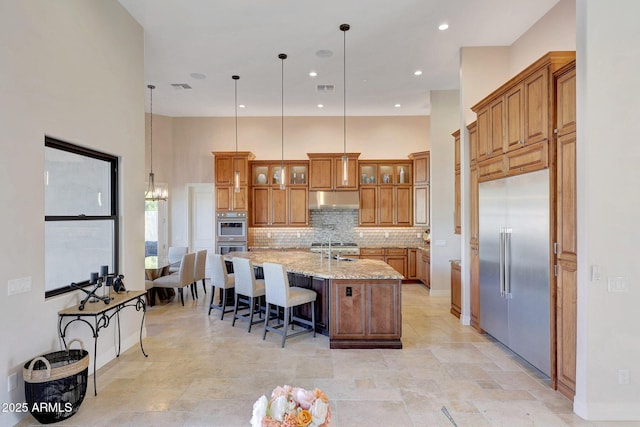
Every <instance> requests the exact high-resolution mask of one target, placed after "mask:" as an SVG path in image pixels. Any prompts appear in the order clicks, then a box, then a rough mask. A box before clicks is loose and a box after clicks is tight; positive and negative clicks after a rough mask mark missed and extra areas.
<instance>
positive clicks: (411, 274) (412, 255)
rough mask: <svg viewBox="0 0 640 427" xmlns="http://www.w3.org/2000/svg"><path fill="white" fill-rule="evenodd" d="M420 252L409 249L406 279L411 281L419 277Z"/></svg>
mask: <svg viewBox="0 0 640 427" xmlns="http://www.w3.org/2000/svg"><path fill="white" fill-rule="evenodd" d="M417 256H418V250H417V249H409V250H408V251H407V274H406V278H407V279H409V280H415V279H416V278H417V277H418V274H417V264H416V261H417V258H416V257H417Z"/></svg>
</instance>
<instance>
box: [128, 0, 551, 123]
mask: <svg viewBox="0 0 640 427" xmlns="http://www.w3.org/2000/svg"><path fill="white" fill-rule="evenodd" d="M119 1H120V3H121V4H122V5H123V6H124V7H125V8H126V9H127V10H128V11H129V13H130V14H131V15H132V16H133V17H134V18H135V19H136V20H137V21H138V22H139V23H140V24H141V25H142V27H144V34H145V82H146V84H154V85H156V89H155V90H154V92H153V112H154V114H162V115H167V116H173V117H185V116H197V117H200V116H233V115H234V114H235V113H234V111H235V110H234V82H233V80H232V79H231V76H232V75H234V74H237V75H239V76H240V80H239V81H238V103H239V104H243V105H245V106H246V108H241V109H239V110H238V115H241V116H280V115H281V113H282V109H284V115H286V116H342V115H343V112H344V110H343V109H344V106H345V105H346V114H347V115H349V116H393V115H426V114H429V112H430V103H429V92H430V91H431V90H446V89H458V74H459V66H458V63H459V49H460V47H462V46H507V45H511V44H512V43H513V42H514V41H516V40H517V39H518V37H520V36H521V35H522V34H523V33H524V32H525V31H526V30H527V29H528V28H529V27H531V25H533V24H534V23H535V22H536V21H537V20H538V19H540V18H541V17H542V16H543V15H544V14H545V13H546V12H548V11H549V9H551V8H552V7H553V6H554V5H555V4H556V3H557V2H558V0H316V1H313V2H312V1H310V0H119ZM343 23H347V24H350V26H351V29H350V30H349V31H347V32H346V33H343V32H342V31H340V29H339V26H340V24H343ZM442 23H447V24H449V29H447V30H445V31H440V30H439V29H438V26H439V25H440V24H442ZM345 37H346V40H345ZM345 44H346V89H347V90H346V102H345V100H344V98H343V89H344V85H343V79H344V78H345V71H344V68H343V66H344V65H343V64H344V61H343V59H344V53H345V49H344V48H343V47H344V46H345ZM280 53H286V54H287V55H288V58H287V59H286V60H284V61H282V60H280V59H278V54H280ZM282 70H284V78H283V77H282ZM416 70H421V71H422V75H419V76H416V75H414V72H415V71H416ZM311 71H315V72H317V76H316V77H311V76H309V72H311ZM283 80H284V104H283V102H282V97H283V93H282V91H283V89H282V82H283ZM172 84H180V85H181V84H186V85H188V86H190V89H184V88H182V86H179V87H178V88H175V87H174V86H172ZM318 85H333V87H334V89H333V91H331V90H324V91H319V90H318ZM145 90H146V89H145ZM146 93H147V94H148V90H147V92H146ZM147 98H148V96H147ZM147 104H148V103H147ZM318 104H322V105H324V107H323V108H319V107H318ZM396 104H399V105H400V106H399V107H396V106H395V105H396ZM148 110H149V106H148V105H147V111H148Z"/></svg>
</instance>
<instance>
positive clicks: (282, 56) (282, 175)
mask: <svg viewBox="0 0 640 427" xmlns="http://www.w3.org/2000/svg"><path fill="white" fill-rule="evenodd" d="M278 58H280V59H281V60H282V61H281V62H282V73H281V76H282V77H281V79H282V82H281V87H282V107H281V108H282V111H281V116H280V117H281V120H280V128H281V130H280V135H281V138H282V147H281V151H282V152H281V154H282V163H281V164H280V189H281V190H284V189H285V187H286V182H287V181H286V177H287V173H286V171H285V168H284V60H285V59H287V55H286V54H285V53H281V54H280V55H278Z"/></svg>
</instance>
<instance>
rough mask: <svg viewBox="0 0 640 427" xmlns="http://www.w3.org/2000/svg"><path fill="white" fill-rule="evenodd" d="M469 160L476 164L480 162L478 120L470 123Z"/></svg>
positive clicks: (468, 127) (468, 128)
mask: <svg viewBox="0 0 640 427" xmlns="http://www.w3.org/2000/svg"><path fill="white" fill-rule="evenodd" d="M467 130H468V131H469V162H470V164H472V165H474V164H476V163H477V162H478V122H472V123H469V125H468V126H467Z"/></svg>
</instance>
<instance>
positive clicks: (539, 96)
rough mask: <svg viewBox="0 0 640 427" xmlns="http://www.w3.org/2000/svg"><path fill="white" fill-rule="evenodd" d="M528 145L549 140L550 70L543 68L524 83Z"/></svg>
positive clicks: (525, 123)
mask: <svg viewBox="0 0 640 427" xmlns="http://www.w3.org/2000/svg"><path fill="white" fill-rule="evenodd" d="M523 85H524V102H525V108H524V112H525V120H524V132H525V141H524V143H525V144H526V145H531V144H535V143H536V142H540V141H547V140H548V138H549V102H550V100H551V99H552V98H551V97H550V96H549V70H548V68H543V69H541V70H539V71H538V72H536V73H534V74H533V75H531V76H530V77H528V78H527V79H526V80H525V81H524V83H523Z"/></svg>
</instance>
